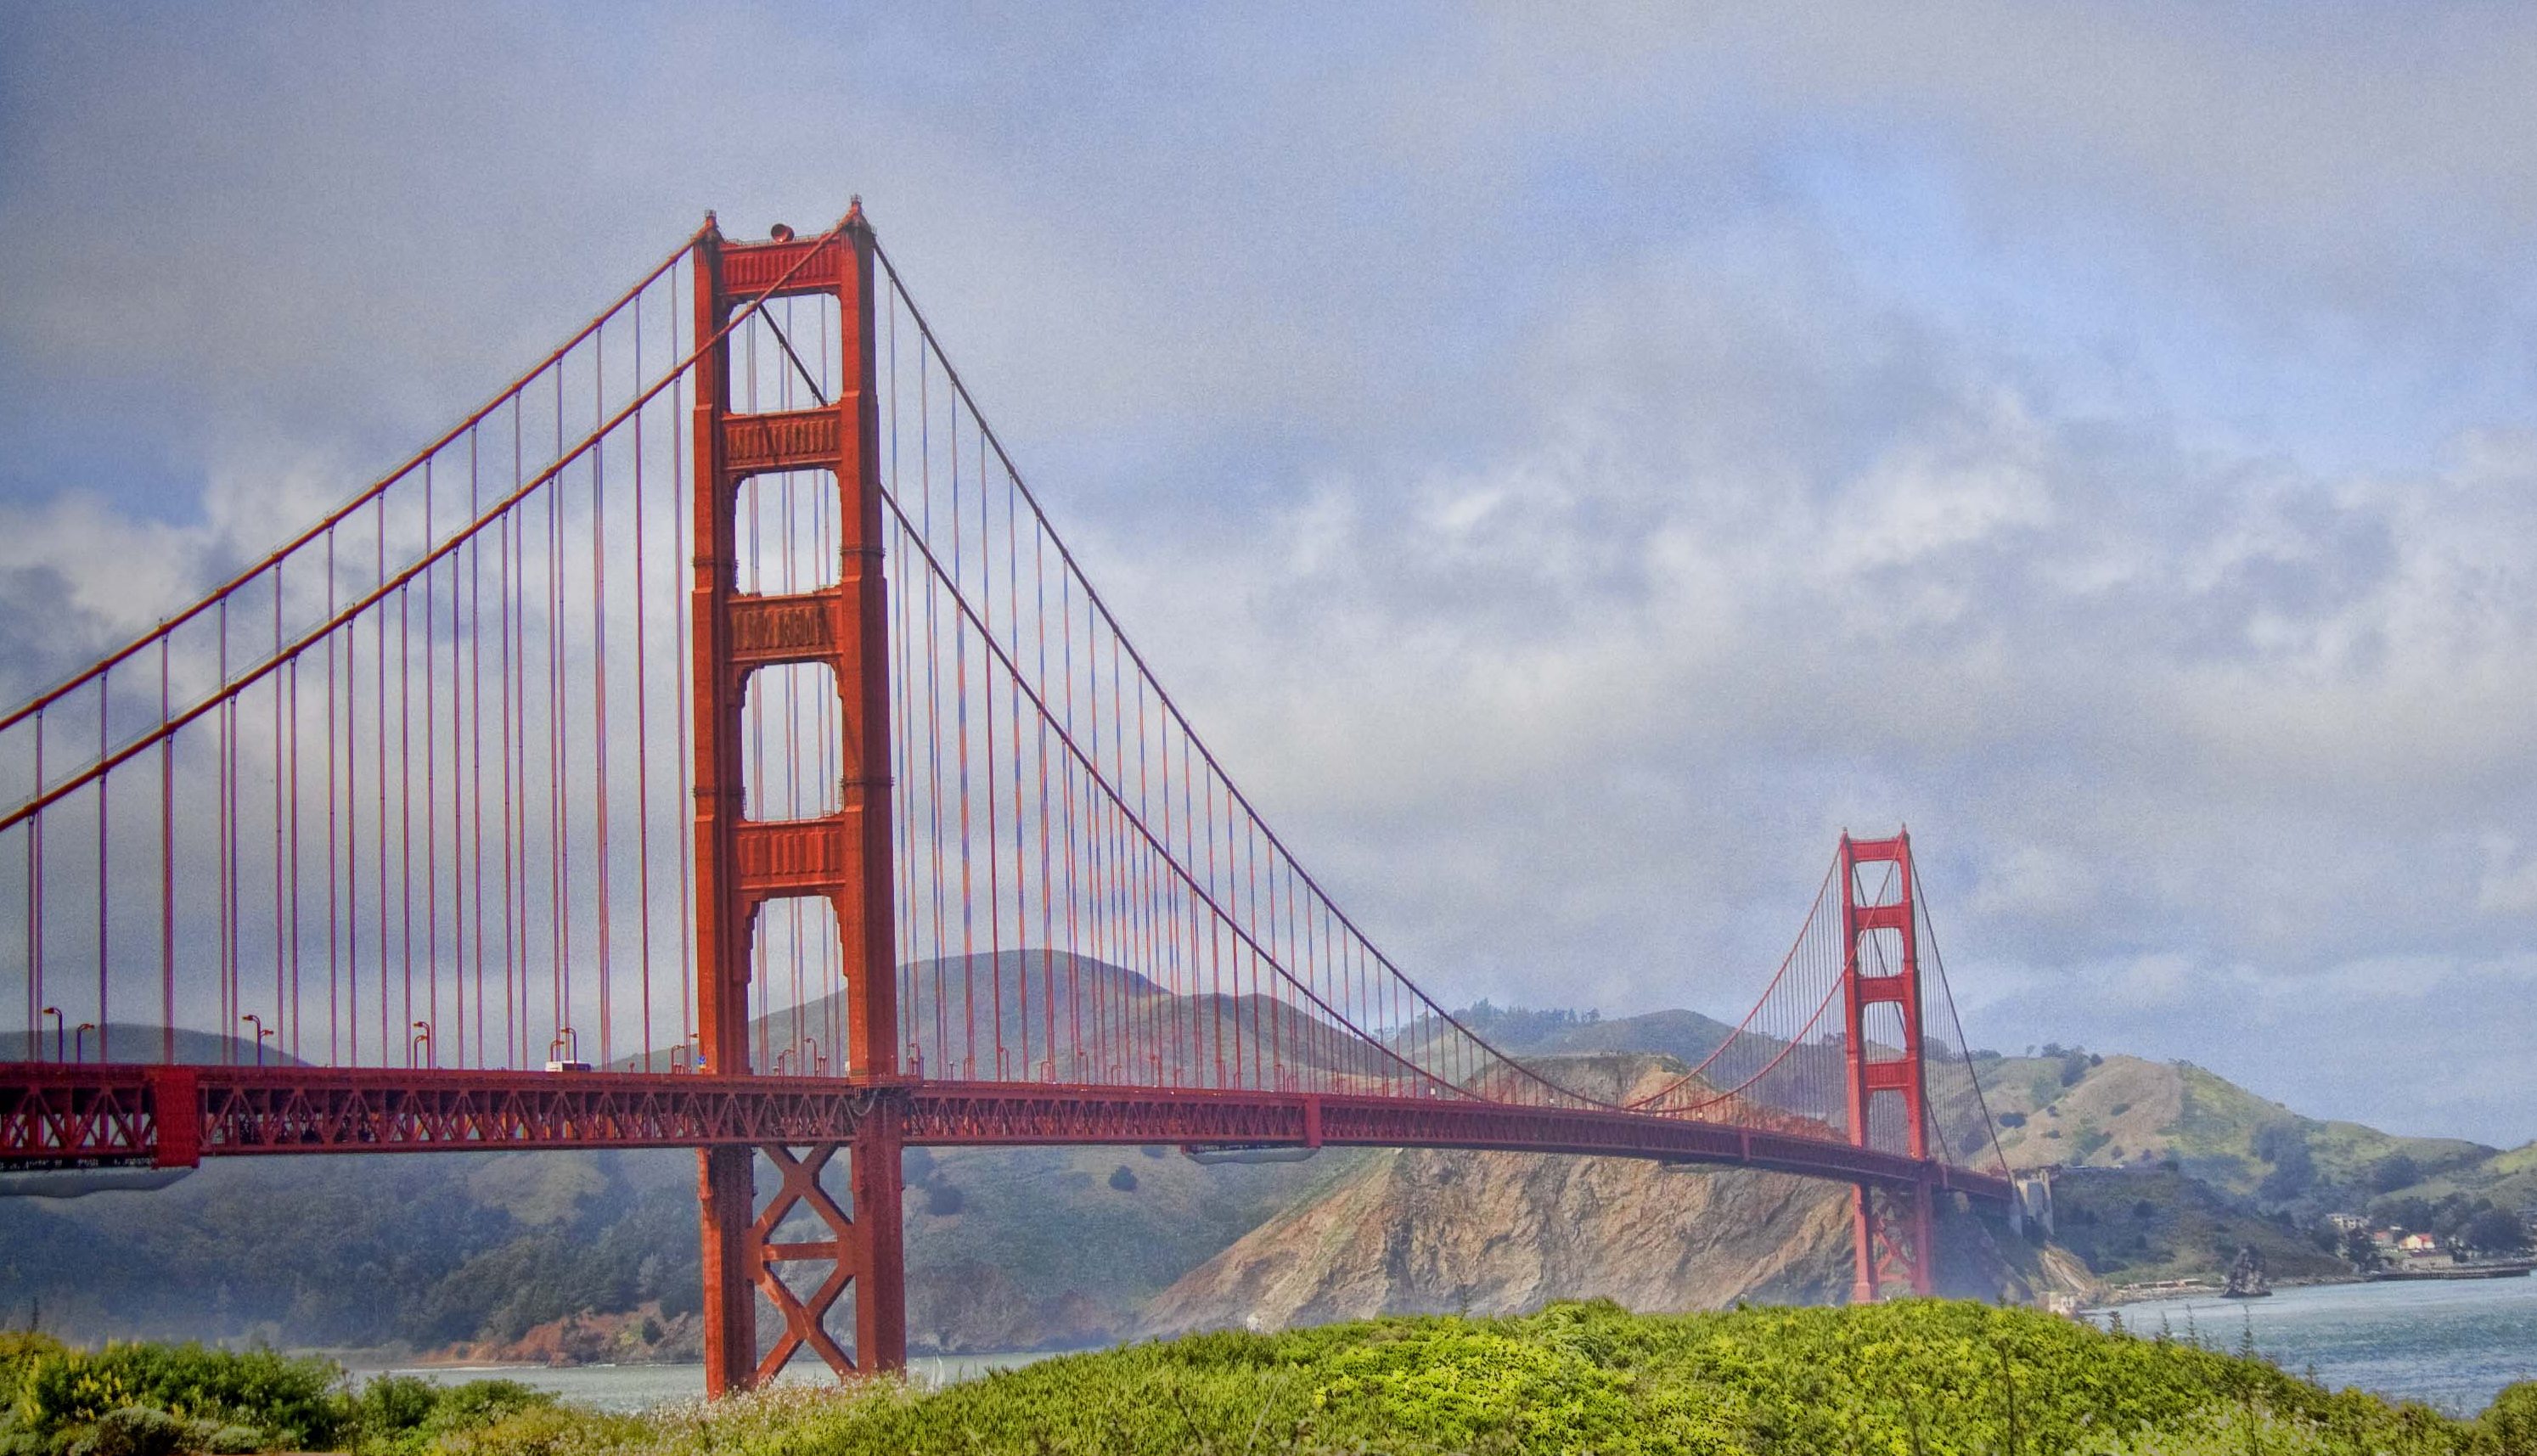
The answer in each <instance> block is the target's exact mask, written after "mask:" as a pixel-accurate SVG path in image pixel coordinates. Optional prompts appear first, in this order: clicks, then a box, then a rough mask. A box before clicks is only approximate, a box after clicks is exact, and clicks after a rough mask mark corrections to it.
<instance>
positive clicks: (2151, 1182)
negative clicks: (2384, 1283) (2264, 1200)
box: [2053, 1169, 2351, 1280]
mask: <svg viewBox="0 0 2537 1456" xmlns="http://www.w3.org/2000/svg"><path fill="white" fill-rule="evenodd" d="M2053 1203H2054V1207H2055V1213H2056V1218H2055V1222H2054V1225H2053V1228H2054V1237H2055V1239H2056V1241H2058V1242H2059V1243H2060V1244H2062V1246H2064V1247H2066V1248H2068V1249H2069V1250H2070V1251H2071V1252H2072V1253H2075V1254H2077V1255H2078V1256H2079V1257H2080V1258H2081V1259H2082V1260H2084V1261H2086V1263H2087V1265H2088V1268H2089V1269H2090V1270H2091V1271H2092V1272H2094V1273H2097V1274H2102V1275H2110V1276H2114V1277H2118V1278H2121V1279H2126V1280H2145V1279H2173V1278H2180V1277H2186V1276H2191V1275H2198V1274H2206V1273H2209V1272H2211V1271H2212V1270H2213V1269H2215V1268H2219V1269H2225V1268H2226V1267H2228V1264H2229V1262H2230V1261H2231V1260H2233V1259H2235V1258H2236V1257H2237V1256H2238V1250H2239V1249H2241V1248H2243V1247H2245V1246H2246V1245H2248V1244H2252V1245H2253V1246H2254V1247H2255V1248H2256V1249H2257V1250H2258V1251H2259V1252H2261V1253H2262V1255H2263V1256H2264V1264H2265V1267H2266V1268H2267V1269H2268V1270H2269V1271H2271V1274H2272V1277H2273V1278H2274V1279H2276V1280H2280V1279H2297V1278H2310V1277H2320V1276H2335V1275H2343V1274H2348V1273H2350V1271H2351V1266H2350V1265H2349V1264H2348V1263H2347V1262H2345V1261H2344V1260H2343V1259H2341V1258H2339V1257H2337V1256H2336V1254H2335V1253H2334V1252H2332V1251H2329V1250H2326V1249H2321V1248H2319V1247H2317V1245H2316V1244H2315V1242H2314V1241H2312V1240H2311V1239H2309V1238H2307V1237H2304V1236H2302V1235H2301V1234H2298V1233H2297V1232H2296V1230H2295V1229H2292V1228H2288V1227H2285V1225H2284V1224H2283V1223H2280V1222H2276V1221H2273V1220H2267V1219H2262V1218H2257V1217H2254V1216H2253V1215H2251V1214H2249V1213H2248V1212H2247V1211H2246V1210H2245V1209H2244V1208H2243V1207H2240V1206H2237V1205H2236V1204H2234V1203H2233V1202H2232V1201H2231V1200H2229V1199H2227V1198H2225V1197H2223V1196H2221V1195H2220V1194H2218V1193H2216V1192H2214V1191H2213V1190H2212V1189H2211V1188H2210V1187H2209V1186H2207V1185H2205V1184H2203V1183H2202V1182H2200V1181H2198V1180H2196V1179H2194V1178H2191V1177H2188V1176H2186V1175H2184V1174H2182V1173H2179V1172H2175V1171H2170V1170H2166V1169H2123V1170H2114V1169H2088V1170H2084V1171H2072V1172H2070V1173H2068V1174H2066V1175H2065V1176H2063V1177H2062V1179H2061V1180H2060V1181H2059V1182H2057V1183H2056V1184H2055V1185H2054V1187H2053Z"/></svg>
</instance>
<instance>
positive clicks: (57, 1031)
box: [35, 1006, 62, 1061]
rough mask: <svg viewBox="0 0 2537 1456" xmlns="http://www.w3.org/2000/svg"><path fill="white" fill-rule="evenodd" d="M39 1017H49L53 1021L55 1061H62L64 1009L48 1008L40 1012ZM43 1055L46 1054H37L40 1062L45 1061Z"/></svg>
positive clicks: (39, 1052)
mask: <svg viewBox="0 0 2537 1456" xmlns="http://www.w3.org/2000/svg"><path fill="white" fill-rule="evenodd" d="M38 1015H39V1016H49V1017H51V1018H52V1019H53V1060H55V1061H60V1060H61V1059H62V1008H61V1007H59V1006H47V1007H45V1008H44V1009H43V1010H42V1011H41V1012H39V1013H38ZM43 1055H44V1053H43V1052H41V1051H37V1052H36V1053H35V1057H36V1059H37V1060H39V1061H40V1060H42V1059H43Z"/></svg>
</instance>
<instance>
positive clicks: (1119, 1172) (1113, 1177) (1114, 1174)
mask: <svg viewBox="0 0 2537 1456" xmlns="http://www.w3.org/2000/svg"><path fill="white" fill-rule="evenodd" d="M1110 1186H1111V1187H1113V1188H1116V1189H1118V1190H1119V1191H1120V1192H1122V1193H1134V1192H1136V1191H1137V1171H1136V1170H1135V1169H1132V1168H1130V1167H1129V1166H1128V1165H1126V1164H1124V1163H1122V1164H1120V1165H1119V1166H1118V1167H1117V1168H1114V1169H1112V1170H1111V1171H1110Z"/></svg>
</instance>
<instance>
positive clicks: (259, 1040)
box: [238, 1011, 273, 1066]
mask: <svg viewBox="0 0 2537 1456" xmlns="http://www.w3.org/2000/svg"><path fill="white" fill-rule="evenodd" d="M238 1020H240V1021H242V1022H245V1023H246V1024H247V1025H249V1026H252V1027H254V1028H255V1064H256V1065H257V1066H263V1065H264V1039H265V1038H267V1037H270V1036H272V1035H273V1028H271V1027H269V1026H266V1025H265V1024H264V1018H263V1017H261V1016H258V1015H256V1014H255V1013H254V1012H252V1011H250V1012H248V1013H247V1014H246V1015H244V1016H241V1017H239V1018H238Z"/></svg>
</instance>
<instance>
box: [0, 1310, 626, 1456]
mask: <svg viewBox="0 0 2537 1456" xmlns="http://www.w3.org/2000/svg"><path fill="white" fill-rule="evenodd" d="M554 1404H555V1399H554V1397H553V1396H552V1395H550V1394H548V1393H546V1392H545V1391H540V1390H531V1389H530V1388H529V1387H527V1386H525V1385H522V1384H520V1383H519V1382H517V1381H514V1380H471V1381H469V1382H467V1383H466V1384H464V1385H452V1386H441V1385H435V1384H432V1383H431V1382H429V1381H427V1380H419V1379H416V1378H415V1377H413V1376H411V1375H386V1376H381V1377H379V1378H378V1379H375V1380H371V1381H369V1382H368V1383H367V1384H365V1385H363V1386H361V1387H360V1388H359V1389H358V1391H356V1390H355V1389H354V1387H353V1384H352V1379H351V1377H350V1375H348V1374H347V1373H346V1371H345V1370H344V1367H343V1366H341V1365H339V1364H337V1363H335V1362H334V1361H330V1360H320V1359H314V1358H310V1357H293V1356H286V1355H278V1354H275V1353H274V1352H272V1351H270V1350H250V1351H231V1350H213V1349H208V1348H206V1347H204V1346H201V1345H138V1344H135V1345H108V1346H106V1347H105V1348H104V1349H102V1350H95V1351H89V1350H77V1349H73V1348H71V1347H69V1346H66V1345H63V1344H62V1343H61V1342H60V1341H58V1340H54V1339H51V1338H50V1337H48V1336H44V1335H33V1334H11V1333H0V1456H174V1453H177V1452H208V1453H216V1456H247V1453H251V1452H259V1451H282V1450H287V1451H350V1452H358V1453H361V1456H425V1453H431V1452H437V1451H440V1450H443V1449H445V1448H446V1447H447V1446H448V1445H449V1443H450V1442H451V1441H453V1440H455V1439H459V1438H462V1437H465V1436H466V1435H468V1434H470V1433H471V1432H475V1431H479V1430H483V1429H486V1428H488V1427H492V1426H495V1425H499V1424H505V1423H508V1422H515V1421H517V1420H518V1419H520V1418H521V1417H522V1416H523V1415H526V1414H527V1413H530V1412H538V1411H547V1410H551V1409H553V1407H554ZM570 1419H573V1420H581V1419H585V1418H581V1417H579V1416H577V1415H576V1416H575V1417H573V1418H570Z"/></svg>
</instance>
